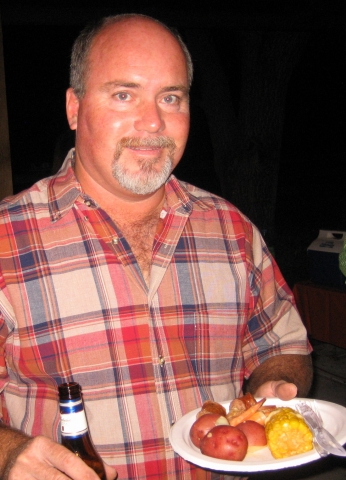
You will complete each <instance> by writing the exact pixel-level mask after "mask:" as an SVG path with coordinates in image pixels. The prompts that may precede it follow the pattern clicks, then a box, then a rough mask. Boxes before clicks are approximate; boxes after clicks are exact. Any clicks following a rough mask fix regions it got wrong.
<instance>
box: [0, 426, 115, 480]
mask: <svg viewBox="0 0 346 480" xmlns="http://www.w3.org/2000/svg"><path fill="white" fill-rule="evenodd" d="M105 470H106V475H107V479H108V480H112V479H115V478H116V476H117V474H116V471H115V470H114V469H113V468H112V467H109V466H108V465H105ZM0 478H1V479H2V480H11V479H16V478H21V479H23V480H30V479H36V480H44V479H47V478H49V479H51V480H67V479H74V480H81V479H83V480H99V477H98V475H97V474H96V473H95V472H94V471H93V470H92V469H91V468H89V467H88V466H87V465H86V463H84V462H83V460H81V459H80V458H78V457H77V456H76V455H74V454H73V453H72V452H70V451H69V450H67V448H65V447H63V446H62V445H60V444H58V443H56V442H53V441H52V440H50V439H49V438H47V437H43V436H37V437H28V436H27V435H25V434H23V433H22V432H20V431H18V430H14V429H11V428H8V427H5V426H4V425H2V424H1V423H0Z"/></svg>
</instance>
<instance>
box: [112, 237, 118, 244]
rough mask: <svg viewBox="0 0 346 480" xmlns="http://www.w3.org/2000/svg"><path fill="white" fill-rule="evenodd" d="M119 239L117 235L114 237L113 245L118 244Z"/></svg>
mask: <svg viewBox="0 0 346 480" xmlns="http://www.w3.org/2000/svg"><path fill="white" fill-rule="evenodd" d="M118 242H119V239H118V238H117V237H113V238H112V243H113V245H118Z"/></svg>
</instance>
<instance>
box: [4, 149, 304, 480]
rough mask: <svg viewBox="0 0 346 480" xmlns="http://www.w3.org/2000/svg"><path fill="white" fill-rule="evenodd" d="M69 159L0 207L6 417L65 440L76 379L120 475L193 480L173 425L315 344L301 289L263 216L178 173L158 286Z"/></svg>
mask: <svg viewBox="0 0 346 480" xmlns="http://www.w3.org/2000/svg"><path fill="white" fill-rule="evenodd" d="M71 161H72V159H71V158H68V159H67V160H66V162H65V164H64V166H63V168H62V170H61V171H60V173H58V174H57V175H56V176H54V177H51V178H48V179H44V180H42V181H40V182H38V183H37V184H35V185H34V186H33V187H32V188H30V189H29V190H27V191H25V192H23V193H21V194H19V195H17V196H14V197H11V198H9V199H6V200H5V201H3V202H2V203H1V206H0V392H1V394H0V407H1V408H0V415H1V412H2V415H3V419H4V421H7V422H10V423H11V425H13V426H15V427H17V428H19V429H22V430H23V431H25V432H27V433H28V434H31V435H37V434H44V435H48V436H49V437H51V438H53V439H56V440H59V410H58V395H57V385H58V384H59V383H60V382H66V381H77V382H79V383H80V384H81V385H82V387H83V394H84V401H85V406H86V412H87V416H88V421H89V426H90V430H91V435H92V438H93V440H94V443H95V445H96V447H97V449H98V451H99V452H100V454H101V455H102V457H103V458H104V460H105V461H106V462H107V463H109V464H111V465H115V466H116V468H117V470H118V472H119V478H126V479H129V480H131V479H139V478H142V479H159V480H163V479H190V478H191V479H193V478H195V469H194V467H193V466H192V465H190V464H188V463H187V462H185V461H184V460H182V459H181V458H180V457H179V456H177V455H175V454H174V452H173V451H172V449H171V446H170V444H169V441H168V435H169V430H170V427H171V425H172V424H173V423H174V422H175V421H176V420H178V419H179V418H180V417H181V416H182V415H184V414H185V413H187V412H189V411H190V410H192V409H195V408H198V407H200V406H201V404H202V402H203V401H204V400H206V399H214V400H216V401H225V400H228V399H231V398H234V397H235V396H236V395H239V393H240V391H241V386H242V382H243V378H244V376H248V375H249V374H250V373H251V372H252V370H253V369H254V368H255V367H256V366H257V365H258V364H259V363H261V362H263V361H264V360H266V359H267V358H269V357H270V356H272V355H277V354H281V353H284V354H285V353H299V354H307V353H308V352H309V351H310V347H309V344H308V342H307V338H306V332H305V329H304V327H303V325H302V323H301V320H300V319H299V316H298V314H297V312H296V309H295V307H294V305H293V297H292V294H291V292H290V290H289V289H288V287H287V285H286V283H285V282H284V280H283V278H282V276H281V274H280V272H279V270H278V267H277V265H276V264H275V261H274V260H273V259H272V258H271V257H270V255H269V253H268V250H267V248H266V246H265V245H264V243H263V241H262V239H261V237H260V235H259V233H258V231H257V230H256V229H255V228H254V227H253V225H252V224H251V223H250V222H249V221H248V220H247V219H246V218H245V217H244V216H243V215H242V214H241V213H240V212H239V211H238V210H237V209H236V208H235V207H234V206H232V205H230V204H229V203H227V202H226V201H224V200H222V199H221V198H219V197H217V196H214V195H211V194H209V193H207V192H204V191H202V190H200V189H198V188H195V187H192V186H191V185H188V184H185V183H183V182H179V181H178V180H177V179H176V178H175V177H174V176H172V177H171V178H170V180H169V182H167V185H166V194H167V203H168V207H169V208H168V213H167V216H166V218H165V227H164V229H163V231H162V232H161V233H160V234H159V235H158V236H157V237H156V238H155V242H154V247H153V258H152V271H151V280H150V285H149V287H148V286H147V285H146V283H145V282H144V280H143V278H142V275H141V272H140V270H139V268H138V265H137V263H136V260H135V258H134V256H133V254H132V252H131V250H130V247H129V245H128V243H127V242H126V239H125V238H124V237H123V236H122V234H121V232H120V231H119V230H118V228H117V226H116V225H115V224H114V223H113V222H112V220H111V219H110V218H109V217H108V216H107V214H106V213H105V212H104V211H102V210H101V209H99V208H98V207H97V205H95V204H94V202H93V201H92V199H90V198H87V197H86V196H85V195H83V193H82V191H81V188H80V185H79V184H78V182H77V180H76V178H75V176H74V172H73V169H72V167H71ZM220 478H221V477H220Z"/></svg>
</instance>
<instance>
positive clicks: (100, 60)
mask: <svg viewBox="0 0 346 480" xmlns="http://www.w3.org/2000/svg"><path fill="white" fill-rule="evenodd" d="M124 70H125V71H126V70H129V71H131V72H136V70H138V72H139V74H140V72H141V71H145V72H146V73H148V74H150V71H152V72H156V75H160V76H163V75H166V76H169V75H171V76H174V77H179V81H180V83H184V84H186V86H187V84H188V80H187V65H186V58H185V55H184V53H183V51H182V48H181V46H180V44H179V42H178V41H177V39H176V38H175V37H174V36H173V35H172V34H171V33H170V32H169V31H168V30H166V29H165V28H164V27H163V26H161V25H159V24H157V23H155V22H153V21H150V20H147V19H145V20H143V19H128V20H123V21H121V22H118V23H115V24H112V25H108V26H107V27H105V28H104V29H103V30H102V31H101V32H100V33H99V34H98V35H97V36H96V37H95V39H94V41H93V44H92V47H91V50H90V55H89V75H88V76H89V77H90V76H95V75H97V76H102V75H108V74H110V75H116V72H119V74H120V72H121V73H123V71H124ZM177 80H178V78H177Z"/></svg>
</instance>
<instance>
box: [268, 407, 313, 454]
mask: <svg viewBox="0 0 346 480" xmlns="http://www.w3.org/2000/svg"><path fill="white" fill-rule="evenodd" d="M265 431H266V436H267V442H268V447H269V449H270V451H271V453H272V455H273V457H274V458H285V457H290V456H292V455H297V454H299V453H305V452H308V451H309V450H312V448H313V443H312V441H313V434H312V432H311V430H310V429H309V427H308V426H307V424H306V423H305V420H304V418H303V417H302V416H301V415H300V414H299V413H298V412H296V411H295V410H293V409H292V408H288V407H282V408H278V409H277V410H274V412H272V413H271V414H270V415H269V417H268V418H267V421H266V425H265Z"/></svg>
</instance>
